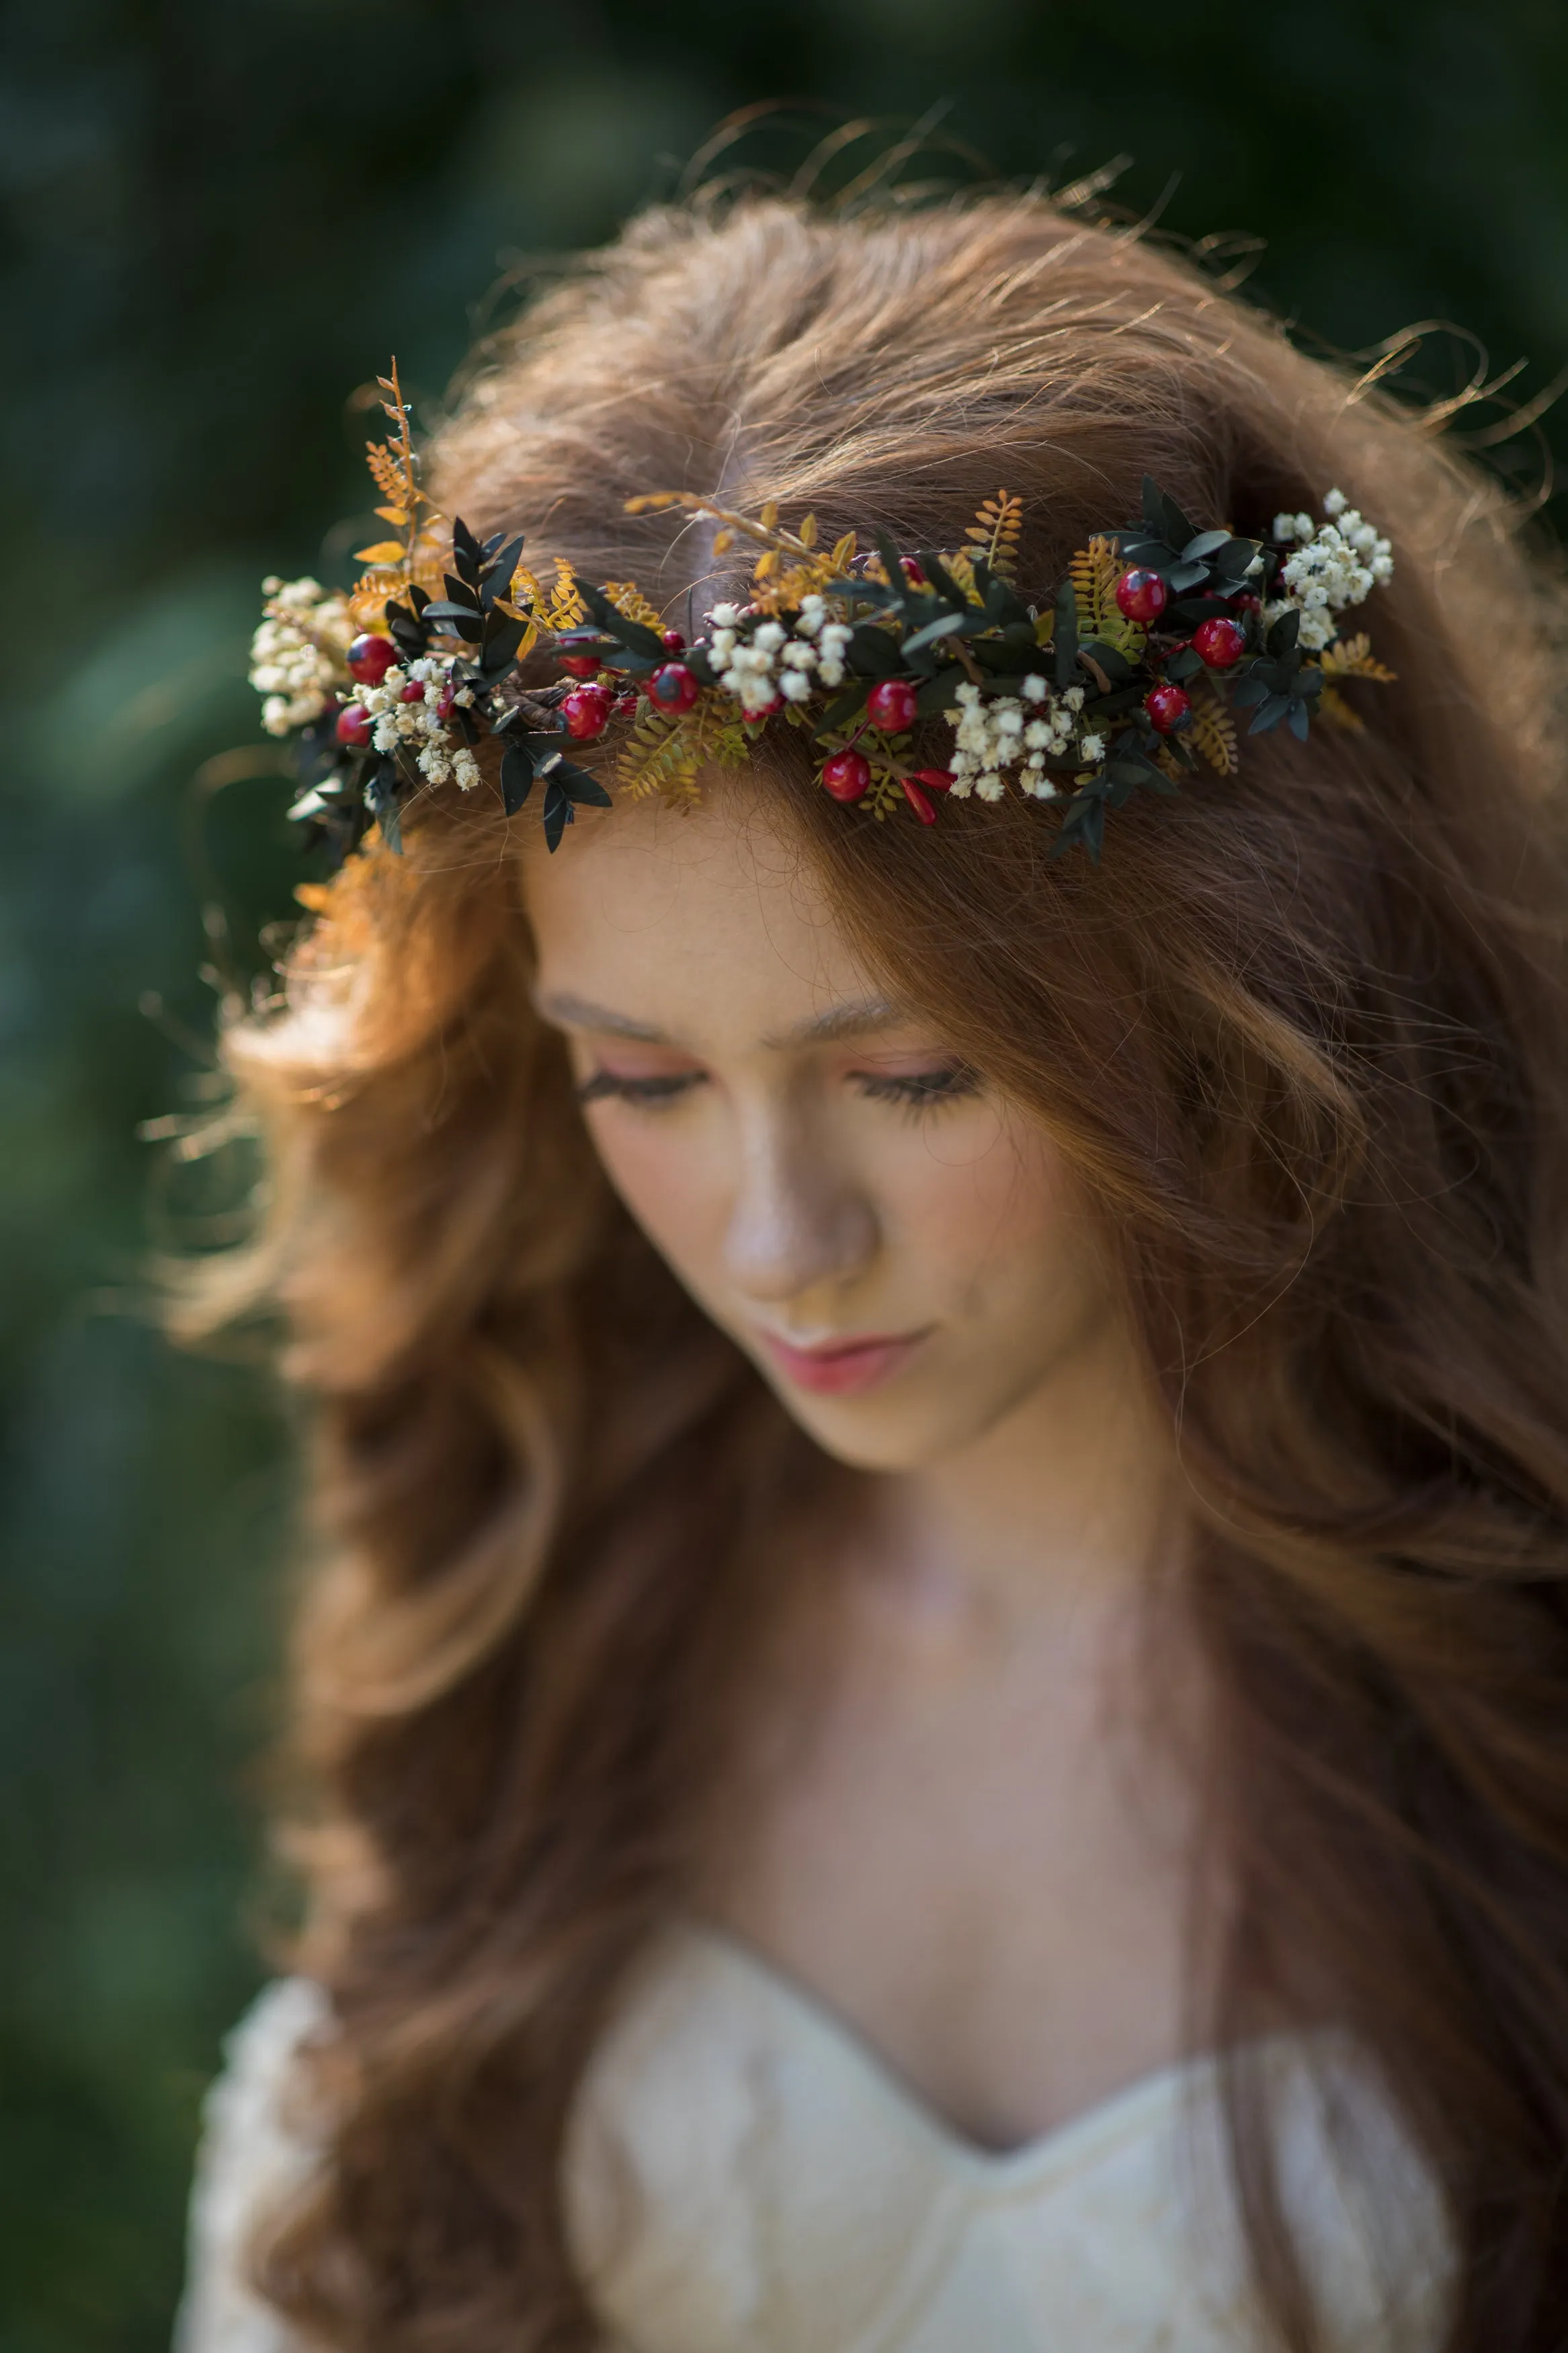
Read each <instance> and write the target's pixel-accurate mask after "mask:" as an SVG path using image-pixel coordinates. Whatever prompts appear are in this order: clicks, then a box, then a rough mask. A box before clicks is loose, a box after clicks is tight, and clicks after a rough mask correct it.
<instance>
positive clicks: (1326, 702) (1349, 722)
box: [1317, 686, 1366, 735]
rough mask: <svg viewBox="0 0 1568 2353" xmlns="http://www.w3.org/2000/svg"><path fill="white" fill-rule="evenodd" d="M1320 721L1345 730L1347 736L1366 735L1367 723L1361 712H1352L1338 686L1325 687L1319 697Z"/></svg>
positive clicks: (1318, 713)
mask: <svg viewBox="0 0 1568 2353" xmlns="http://www.w3.org/2000/svg"><path fill="white" fill-rule="evenodd" d="M1317 715H1318V717H1319V718H1320V719H1321V720H1323V721H1325V722H1326V723H1327V724H1328V725H1329V726H1331V727H1338V728H1341V729H1342V730H1343V732H1344V733H1345V734H1347V735H1364V734H1365V733H1366V722H1365V720H1364V719H1363V717H1362V715H1361V713H1360V712H1359V711H1352V709H1351V707H1350V704H1349V703H1348V702H1346V701H1345V699H1344V696H1343V695H1342V693H1341V692H1340V691H1339V688H1338V687H1337V686H1325V687H1324V689H1323V691H1322V692H1321V694H1320V695H1319V697H1318V712H1317Z"/></svg>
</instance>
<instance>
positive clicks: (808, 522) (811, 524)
mask: <svg viewBox="0 0 1568 2353" xmlns="http://www.w3.org/2000/svg"><path fill="white" fill-rule="evenodd" d="M795 537H796V538H797V539H798V540H799V542H800V543H801V545H802V547H815V546H816V516H815V515H814V514H808V515H806V516H805V517H803V519H802V522H801V526H800V529H799V530H798V531H797V532H796V533H795Z"/></svg>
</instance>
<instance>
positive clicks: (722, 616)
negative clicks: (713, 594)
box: [708, 605, 741, 629]
mask: <svg viewBox="0 0 1568 2353" xmlns="http://www.w3.org/2000/svg"><path fill="white" fill-rule="evenodd" d="M708 618H709V619H710V621H711V622H712V624H713V627H714V628H716V629H732V628H735V627H736V625H737V624H738V622H739V621H740V618H741V608H740V607H739V606H738V605H715V606H714V607H713V610H712V611H711V612H710V614H709V616H708Z"/></svg>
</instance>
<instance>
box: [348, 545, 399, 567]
mask: <svg viewBox="0 0 1568 2353" xmlns="http://www.w3.org/2000/svg"><path fill="white" fill-rule="evenodd" d="M402 561H403V542H402V541H401V540H400V539H378V540H377V541H376V543H375V544H374V547H356V548H355V550H354V562H355V563H356V564H401V563H402Z"/></svg>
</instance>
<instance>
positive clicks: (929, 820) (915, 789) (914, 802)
mask: <svg viewBox="0 0 1568 2353" xmlns="http://www.w3.org/2000/svg"><path fill="white" fill-rule="evenodd" d="M900 782H901V783H902V785H903V787H904V798H905V799H906V800H907V801H908V803H909V805H910V807H911V808H912V809H913V811H914V813H915V815H916V816H917V817H918V818H919V819H920V821H921V824H922V825H934V824H935V823H936V810H935V808H934V807H933V806H932V804H931V801H929V800H928V799H927V797H926V796H925V794H924V793H922V792H921V788H920V786H919V785H917V784H916V782H915V780H914V778H913V777H912V776H904V777H902V778H900Z"/></svg>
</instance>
